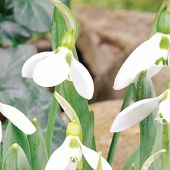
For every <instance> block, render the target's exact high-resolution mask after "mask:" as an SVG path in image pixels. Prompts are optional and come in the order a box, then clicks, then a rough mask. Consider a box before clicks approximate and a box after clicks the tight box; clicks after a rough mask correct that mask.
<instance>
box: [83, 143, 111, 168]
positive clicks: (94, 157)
mask: <svg viewBox="0 0 170 170" xmlns="http://www.w3.org/2000/svg"><path fill="white" fill-rule="evenodd" d="M80 146H81V149H82V152H83V156H84V158H85V159H86V161H87V162H88V164H89V165H90V166H91V167H92V168H93V169H97V165H98V161H99V154H98V153H97V152H95V151H94V150H92V149H89V148H88V147H86V146H84V145H83V144H82V143H80ZM102 170H112V167H111V166H110V165H109V163H108V162H107V161H106V160H105V159H104V158H103V157H102Z"/></svg>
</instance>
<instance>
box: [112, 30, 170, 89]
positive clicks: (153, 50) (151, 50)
mask: <svg viewBox="0 0 170 170" xmlns="http://www.w3.org/2000/svg"><path fill="white" fill-rule="evenodd" d="M169 50H170V35H169V34H162V33H156V34H155V35H153V36H152V37H151V38H150V39H149V40H147V41H145V42H144V43H142V44H141V45H140V46H139V47H137V48H136V49H135V50H134V51H133V52H132V53H131V54H130V56H129V57H128V58H127V60H126V61H125V62H124V64H123V65H122V67H121V68H120V70H119V72H118V74H117V76H116V78H115V81H114V87H113V88H114V89H115V90H120V89H123V88H125V87H127V86H128V85H129V84H131V83H133V82H134V80H135V78H136V76H137V75H138V74H139V73H140V72H141V71H145V70H146V71H147V72H148V74H149V75H150V77H153V76H155V75H156V74H157V73H158V72H159V71H160V70H161V68H162V67H166V66H169V57H170V56H169V52H170V51H169Z"/></svg>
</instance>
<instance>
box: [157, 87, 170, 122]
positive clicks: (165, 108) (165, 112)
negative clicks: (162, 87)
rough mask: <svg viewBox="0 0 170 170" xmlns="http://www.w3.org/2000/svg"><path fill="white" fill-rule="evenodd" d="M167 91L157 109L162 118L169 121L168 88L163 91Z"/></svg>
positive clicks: (169, 92) (169, 94) (169, 101)
mask: <svg viewBox="0 0 170 170" xmlns="http://www.w3.org/2000/svg"><path fill="white" fill-rule="evenodd" d="M166 92H167V98H166V99H165V100H163V101H161V103H160V104H159V111H158V113H161V114H162V116H163V118H164V119H165V120H166V121H167V122H169V123H170V109H169V106H170V90H167V91H165V93H166Z"/></svg>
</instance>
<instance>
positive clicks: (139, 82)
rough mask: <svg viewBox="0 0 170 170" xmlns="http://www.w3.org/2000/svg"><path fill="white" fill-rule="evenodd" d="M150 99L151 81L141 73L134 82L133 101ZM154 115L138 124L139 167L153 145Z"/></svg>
mask: <svg viewBox="0 0 170 170" xmlns="http://www.w3.org/2000/svg"><path fill="white" fill-rule="evenodd" d="M152 97H155V92H154V87H153V84H152V80H151V79H150V77H149V75H148V73H147V72H146V71H143V72H141V73H140V74H139V75H138V76H137V77H136V80H135V82H134V98H135V101H139V100H142V99H146V98H152ZM139 114H140V113H139ZM141 114H142V113H141ZM154 115H155V113H154V112H153V113H151V114H150V115H149V116H148V117H147V118H146V119H145V120H143V121H142V122H140V167H141V166H142V165H143V163H144V162H145V160H146V159H147V158H148V157H149V156H150V155H151V152H152V149H153V146H154V143H155V138H156V122H155V116H154Z"/></svg>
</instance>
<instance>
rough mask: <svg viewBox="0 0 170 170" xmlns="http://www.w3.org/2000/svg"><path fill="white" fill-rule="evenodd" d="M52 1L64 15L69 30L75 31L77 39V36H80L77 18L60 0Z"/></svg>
mask: <svg viewBox="0 0 170 170" xmlns="http://www.w3.org/2000/svg"><path fill="white" fill-rule="evenodd" d="M50 1H51V2H52V3H53V4H54V5H55V6H56V7H57V9H58V10H59V11H60V12H61V13H62V14H63V16H64V18H65V21H66V24H67V27H68V29H72V30H73V31H74V36H75V39H76V38H77V36H78V23H77V20H76V17H75V15H74V14H73V12H72V11H71V10H70V9H69V8H68V7H67V6H66V5H64V4H63V3H62V2H60V1H59V0H50Z"/></svg>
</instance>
